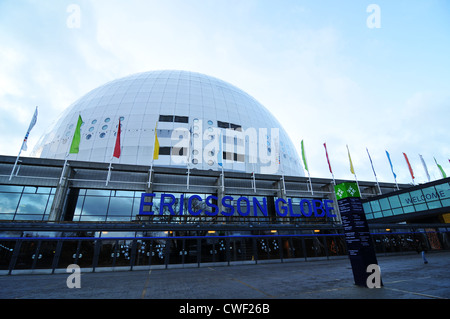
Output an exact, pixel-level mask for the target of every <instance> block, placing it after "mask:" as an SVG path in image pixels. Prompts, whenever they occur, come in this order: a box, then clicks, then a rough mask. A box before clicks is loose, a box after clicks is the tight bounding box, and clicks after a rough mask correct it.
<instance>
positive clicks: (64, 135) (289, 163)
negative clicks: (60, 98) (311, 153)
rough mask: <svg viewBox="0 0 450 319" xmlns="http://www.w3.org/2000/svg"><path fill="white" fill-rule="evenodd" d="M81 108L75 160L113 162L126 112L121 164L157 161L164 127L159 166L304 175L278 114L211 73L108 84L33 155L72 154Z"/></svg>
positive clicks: (153, 75)
mask: <svg viewBox="0 0 450 319" xmlns="http://www.w3.org/2000/svg"><path fill="white" fill-rule="evenodd" d="M79 115H80V116H81V117H82V119H83V125H82V127H81V142H80V147H79V153H78V154H70V155H69V157H68V159H69V160H79V161H91V162H105V163H109V162H110V161H111V159H112V155H113V151H114V147H115V143H116V134H117V127H118V123H119V118H120V120H121V124H122V126H121V136H120V137H121V156H120V158H114V159H113V163H122V164H134V165H150V164H151V163H152V159H153V149H154V141H155V135H154V134H155V126H157V136H158V141H159V145H160V149H159V150H160V152H159V158H158V159H157V160H154V164H153V165H154V166H173V167H187V165H190V168H191V169H199V170H220V169H222V167H221V166H220V165H219V164H220V162H221V161H222V163H223V169H224V170H225V171H238V172H248V173H251V172H255V173H262V174H285V175H292V176H304V172H303V169H302V166H301V162H300V159H299V156H298V154H297V152H296V150H295V148H294V146H293V144H292V142H291V140H290V139H289V137H288V135H287V134H286V132H285V131H284V129H283V128H282V127H281V125H280V124H279V122H278V121H277V120H276V119H275V118H274V116H273V115H272V114H271V113H270V112H269V111H268V110H267V109H266V108H265V107H264V106H262V105H261V104H260V103H258V102H257V101H256V100H255V99H254V98H252V97H251V96H249V95H248V94H247V93H245V92H243V91H242V90H240V89H238V88H237V87H235V86H233V85H231V84H228V83H226V82H224V81H221V80H219V79H216V78H214V77H211V76H207V75H203V74H199V73H194V72H187V71H152V72H144V73H139V74H134V75H131V76H127V77H124V78H121V79H118V80H114V81H111V82H109V83H106V84H104V85H102V86H100V87H99V88H96V89H94V90H92V91H91V92H89V93H88V94H86V95H85V96H83V97H82V98H80V99H79V100H78V101H76V102H75V103H73V104H72V105H71V106H70V107H68V108H67V109H66V110H65V111H64V112H63V114H62V115H61V116H60V117H59V119H58V120H57V121H56V122H55V124H54V125H52V126H51V127H50V128H49V130H48V131H47V132H46V133H45V134H44V135H43V136H42V137H41V139H40V140H39V142H38V143H37V145H36V147H35V149H34V150H33V156H36V157H41V158H56V159H64V158H66V155H67V153H68V150H69V144H70V143H71V139H72V136H73V133H74V130H75V127H76V123H77V119H78V116H79ZM220 140H222V141H223V142H222V143H220ZM220 153H222V156H220V155H219V154H220Z"/></svg>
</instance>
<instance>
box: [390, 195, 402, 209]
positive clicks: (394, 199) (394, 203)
mask: <svg viewBox="0 0 450 319" xmlns="http://www.w3.org/2000/svg"><path fill="white" fill-rule="evenodd" d="M388 199H389V203H390V204H391V207H392V208H399V207H401V206H402V205H401V204H400V200H399V199H398V196H396V195H395V196H391V197H389V198H388Z"/></svg>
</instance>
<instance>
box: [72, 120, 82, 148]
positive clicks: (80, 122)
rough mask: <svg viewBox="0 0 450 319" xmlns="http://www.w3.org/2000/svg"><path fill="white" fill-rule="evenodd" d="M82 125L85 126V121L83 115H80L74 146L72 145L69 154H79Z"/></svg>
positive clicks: (74, 134)
mask: <svg viewBox="0 0 450 319" xmlns="http://www.w3.org/2000/svg"><path fill="white" fill-rule="evenodd" d="M81 124H83V120H82V119H81V115H78V122H77V127H76V128H75V133H73V138H72V145H70V151H69V154H78V151H79V147H80V141H81V132H80V129H81Z"/></svg>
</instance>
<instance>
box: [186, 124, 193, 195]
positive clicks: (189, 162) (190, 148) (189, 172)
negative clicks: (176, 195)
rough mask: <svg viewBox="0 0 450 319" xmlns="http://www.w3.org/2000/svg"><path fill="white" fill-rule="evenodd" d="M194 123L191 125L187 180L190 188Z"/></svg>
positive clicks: (187, 185)
mask: <svg viewBox="0 0 450 319" xmlns="http://www.w3.org/2000/svg"><path fill="white" fill-rule="evenodd" d="M192 131H193V129H192V125H191V127H189V147H188V158H187V169H188V171H187V180H186V188H187V189H189V178H190V176H191V153H192Z"/></svg>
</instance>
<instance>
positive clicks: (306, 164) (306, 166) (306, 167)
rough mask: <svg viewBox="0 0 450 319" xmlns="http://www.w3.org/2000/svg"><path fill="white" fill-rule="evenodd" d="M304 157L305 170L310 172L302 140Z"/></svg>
mask: <svg viewBox="0 0 450 319" xmlns="http://www.w3.org/2000/svg"><path fill="white" fill-rule="evenodd" d="M302 157H303V164H304V165H305V169H306V170H307V171H308V172H309V170H308V163H307V162H306V154H305V145H303V140H302Z"/></svg>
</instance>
